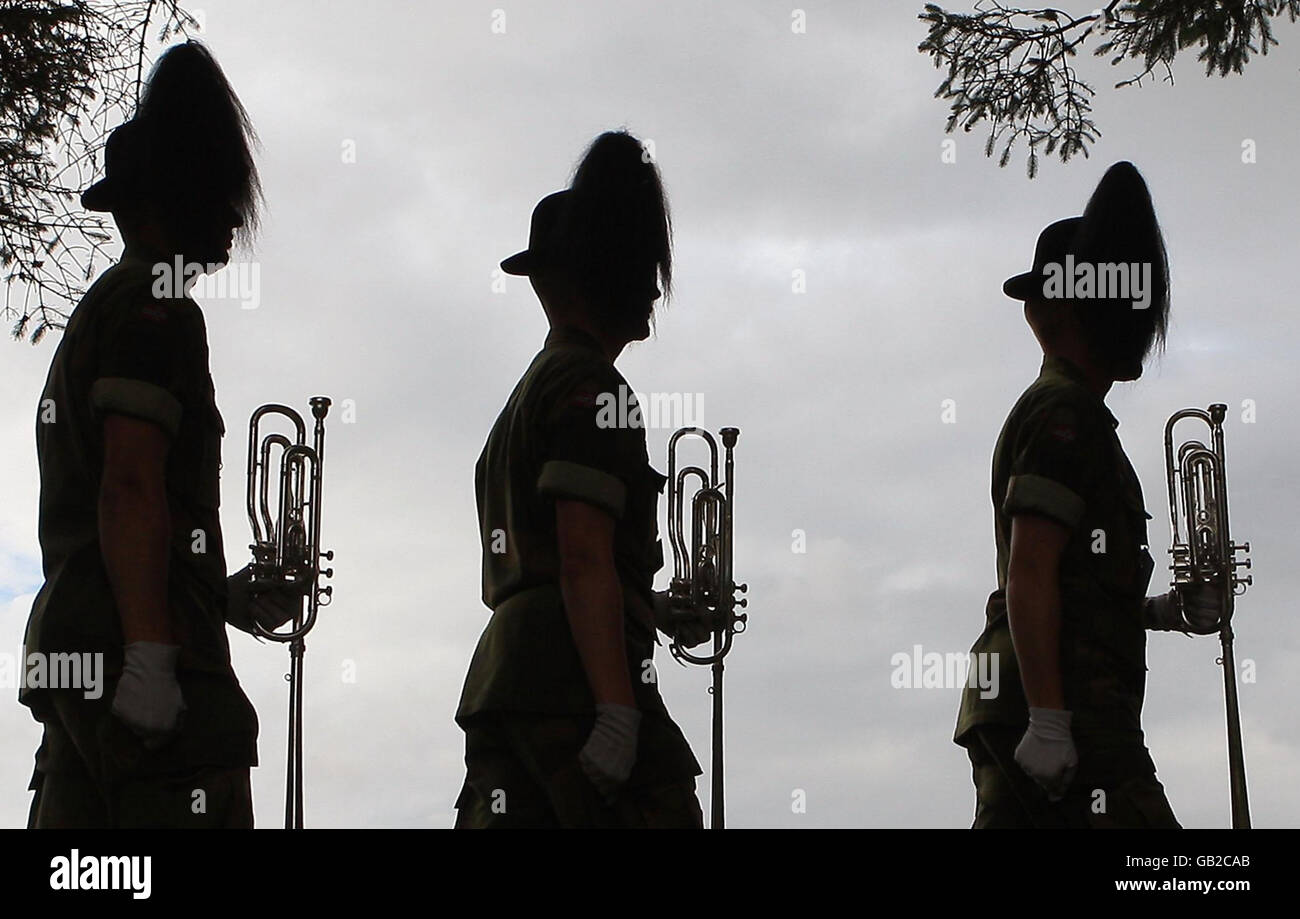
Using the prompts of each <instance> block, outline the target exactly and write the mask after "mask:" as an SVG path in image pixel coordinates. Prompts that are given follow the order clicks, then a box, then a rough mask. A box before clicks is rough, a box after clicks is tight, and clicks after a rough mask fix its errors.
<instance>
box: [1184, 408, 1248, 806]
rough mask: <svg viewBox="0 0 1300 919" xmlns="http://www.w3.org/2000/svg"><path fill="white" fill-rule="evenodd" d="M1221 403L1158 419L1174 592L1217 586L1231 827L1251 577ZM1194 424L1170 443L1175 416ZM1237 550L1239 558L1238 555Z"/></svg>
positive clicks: (1241, 789)
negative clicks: (1196, 426) (1240, 537)
mask: <svg viewBox="0 0 1300 919" xmlns="http://www.w3.org/2000/svg"><path fill="white" fill-rule="evenodd" d="M1227 412H1228V407H1227V406H1226V405H1224V404H1223V403H1218V402H1216V403H1214V404H1213V405H1211V406H1210V407H1209V408H1208V409H1199V408H1186V409H1183V410H1182V411H1178V412H1174V414H1173V415H1171V416H1170V418H1169V421H1168V422H1166V424H1165V476H1166V479H1167V481H1168V485H1169V526H1170V532H1171V534H1172V543H1171V545H1170V549H1169V554H1170V557H1171V563H1170V566H1169V567H1170V569H1171V570H1172V571H1173V586H1174V588H1175V589H1177V588H1180V587H1184V586H1188V585H1198V584H1209V585H1211V586H1212V587H1213V588H1215V589H1217V590H1218V591H1219V595H1220V598H1221V601H1220V606H1219V609H1220V619H1219V642H1220V645H1221V648H1222V654H1221V656H1220V658H1219V663H1220V664H1221V665H1222V667H1223V697H1224V705H1225V708H1226V710H1227V730H1228V781H1229V789H1230V794H1231V801H1232V826H1233V829H1249V828H1250V805H1249V802H1248V800H1247V795H1246V760H1245V753H1244V750H1243V748H1242V741H1241V710H1240V707H1239V705H1238V700H1237V667H1236V663H1235V661H1234V659H1233V652H1232V641H1233V633H1232V614H1233V608H1234V600H1235V598H1236V597H1238V596H1240V595H1241V594H1243V593H1245V592H1246V588H1248V587H1249V586H1250V585H1251V583H1252V582H1253V578H1252V577H1251V575H1241V574H1238V569H1241V568H1250V559H1249V557H1248V553H1249V552H1250V543H1242V544H1240V545H1238V544H1237V543H1234V542H1233V541H1232V536H1231V535H1230V533H1229V531H1228V480H1227V472H1226V470H1225V467H1224V456H1223V419H1224V418H1225V417H1226V415H1227ZM1186 419H1195V420H1197V421H1200V422H1202V423H1203V424H1204V425H1205V426H1206V428H1207V429H1208V433H1209V441H1210V443H1209V446H1207V445H1206V444H1205V442H1204V441H1200V440H1186V441H1184V442H1183V443H1181V444H1179V445H1178V446H1177V448H1175V445H1174V428H1175V426H1176V425H1177V424H1178V423H1179V422H1180V421H1183V420H1186ZM1238 553H1247V556H1243V557H1242V558H1240V559H1239V558H1238V557H1237V554H1238Z"/></svg>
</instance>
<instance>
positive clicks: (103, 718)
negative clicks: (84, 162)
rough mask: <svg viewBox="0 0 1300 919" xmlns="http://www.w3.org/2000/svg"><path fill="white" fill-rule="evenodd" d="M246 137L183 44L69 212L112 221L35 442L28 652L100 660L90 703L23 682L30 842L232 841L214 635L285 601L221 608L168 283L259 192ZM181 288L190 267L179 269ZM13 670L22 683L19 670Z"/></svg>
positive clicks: (233, 691) (231, 101)
mask: <svg viewBox="0 0 1300 919" xmlns="http://www.w3.org/2000/svg"><path fill="white" fill-rule="evenodd" d="M251 138H252V130H251V126H250V125H249V123H248V119H247V115H246V114H245V112H244V110H243V108H242V106H241V105H240V103H239V100H238V99H237V98H236V96H235V94H234V92H233V90H232V89H231V88H230V86H229V84H228V83H227V82H226V79H225V77H224V75H223V74H222V72H221V70H220V68H219V67H218V65H217V63H216V61H215V60H213V59H212V57H211V56H210V55H209V53H208V52H207V51H206V49H204V48H203V47H202V46H201V45H199V44H196V43H193V42H190V43H186V44H183V45H178V46H176V47H174V48H172V49H169V50H168V51H167V52H166V53H165V54H164V55H163V56H162V57H161V58H160V59H159V60H158V63H157V65H156V66H155V68H154V70H153V72H152V73H151V74H150V78H149V82H148V85H147V87H146V89H145V93H144V96H143V98H142V99H141V102H140V106H139V109H138V111H137V112H136V115H135V117H134V118H133V119H132V120H131V121H128V122H127V123H125V124H123V125H122V126H120V127H119V128H117V130H115V131H114V132H113V134H112V135H111V137H110V138H109V141H108V146H107V149H106V151H105V172H106V177H105V178H104V179H103V180H102V181H100V182H98V183H97V184H95V185H94V186H92V187H91V188H89V189H87V191H86V192H85V194H84V195H83V197H82V203H83V205H84V206H85V207H86V208H88V209H90V210H96V211H111V212H112V214H113V218H114V220H115V222H116V223H117V226H118V228H119V230H120V231H121V233H122V239H123V241H124V243H125V251H124V254H123V256H122V259H121V260H120V261H119V262H118V263H117V264H115V265H113V266H112V267H110V268H109V269H108V270H107V271H105V272H104V273H103V275H101V276H100V278H99V279H98V280H97V281H96V282H95V284H94V285H93V286H92V287H91V288H90V290H89V291H87V293H86V295H85V297H84V298H83V299H82V301H81V302H80V303H79V304H78V306H77V308H76V309H75V310H74V311H73V313H72V315H71V317H70V319H69V321H68V324H67V329H66V331H65V332H64V335H63V340H62V341H61V342H60V344H59V347H58V350H57V351H56V352H55V355H54V360H53V363H52V364H51V367H50V372H49V377H48V379H47V381H46V384H45V389H44V391H43V393H42V395H41V408H40V410H39V413H38V422H37V426H36V439H37V452H38V457H39V466H40V474H41V499H40V523H39V530H40V541H41V551H42V556H43V567H44V573H45V583H44V584H43V585H42V587H41V589H40V592H39V593H38V595H37V597H36V602H35V604H34V606H33V609H32V614H31V618H30V620H29V623H28V627H27V635H26V643H25V644H26V653H27V654H28V655H35V656H36V658H34V659H41V658H46V659H48V658H49V656H51V655H56V654H90V655H102V656H103V657H102V660H103V661H104V664H105V672H106V674H107V680H106V685H105V686H103V687H100V689H99V690H98V694H96V693H93V692H86V691H84V689H83V688H80V687H72V686H66V685H58V684H57V680H54V681H52V680H50V679H48V678H46V679H40V678H38V679H35V680H32V681H31V682H29V685H27V686H26V687H25V688H24V690H23V691H22V693H21V696H20V697H21V700H22V701H23V702H24V703H25V704H26V705H28V706H29V707H30V708H31V711H32V714H33V716H34V717H35V718H36V719H37V720H38V721H40V722H42V723H43V725H44V737H43V740H42V743H41V747H40V750H39V751H38V752H37V756H36V771H35V774H34V775H33V778H32V785H31V788H32V790H33V791H34V792H35V797H34V799H33V801H32V808H31V817H30V825H31V826H33V827H147V826H154V827H241V826H245V827H246V826H251V825H252V820H253V816H252V799H251V796H250V790H249V767H250V766H252V765H255V764H256V761H257V753H256V740H257V717H256V714H255V713H254V711H253V709H252V706H251V705H250V704H249V702H248V699H247V698H246V697H245V695H244V693H243V690H242V689H241V688H240V686H239V682H238V680H237V679H236V678H235V674H234V671H233V670H232V668H231V665H230V649H229V646H228V643H227V639H226V633H225V620H226V619H227V616H229V617H230V618H231V619H232V621H233V622H235V623H236V624H238V625H239V626H240V627H242V628H245V629H249V628H251V625H250V622H249V617H250V616H252V615H258V616H259V617H260V618H262V619H263V620H264V621H266V622H268V623H270V622H277V621H283V619H284V618H287V614H288V606H287V602H286V598H284V597H280V596H275V597H272V598H269V600H268V598H259V599H258V600H256V601H250V598H249V597H248V596H247V590H246V580H245V579H241V578H240V576H236V577H235V578H234V579H233V584H232V586H233V588H234V596H233V602H231V603H230V604H229V606H228V588H227V578H226V562H225V556H224V552H223V550H222V540H221V527H220V522H219V519H218V505H219V494H220V492H219V482H218V472H219V469H220V463H221V437H222V434H223V432H224V430H225V429H224V425H223V424H222V420H221V415H220V413H219V412H218V411H217V405H216V400H215V391H214V388H213V384H212V378H211V376H210V375H209V371H208V346H207V334H206V330H205V326H204V321H203V314H202V312H201V311H200V309H199V307H198V305H197V304H196V303H195V302H194V301H193V300H191V299H189V297H188V296H187V291H188V289H189V282H192V281H193V280H194V279H195V277H196V276H197V275H196V274H195V275H194V276H191V277H188V278H187V277H185V276H184V275H185V274H186V272H185V271H184V269H182V270H181V271H179V272H178V271H177V268H178V267H179V266H182V265H185V264H187V263H190V264H193V265H197V266H203V267H202V270H203V271H213V270H216V269H217V268H218V267H220V266H221V265H224V264H225V263H226V262H227V261H228V260H229V257H230V247H231V245H232V242H233V238H234V232H235V230H237V229H239V228H241V227H249V226H250V225H251V223H252V221H253V220H254V219H255V216H256V205H257V202H258V198H259V195H260V192H259V186H258V179H257V173H256V170H255V168H254V165H253V160H252V156H251V152H250V141H251ZM196 271H197V269H196ZM30 672H31V671H30V670H29V673H30Z"/></svg>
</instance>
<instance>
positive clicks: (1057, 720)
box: [1015, 707, 1079, 801]
mask: <svg viewBox="0 0 1300 919" xmlns="http://www.w3.org/2000/svg"><path fill="white" fill-rule="evenodd" d="M1072 717H1073V714H1072V713H1071V712H1067V711H1063V710H1061V709H1056V708H1033V707H1031V708H1030V709H1029V729H1028V730H1027V731H1025V736H1024V737H1022V738H1021V739H1020V745H1019V746H1018V747H1016V754H1015V758H1016V763H1017V764H1019V766H1020V768H1021V769H1023V770H1025V774H1026V775H1027V776H1029V777H1030V778H1031V779H1033V780H1034V781H1035V782H1037V783H1038V785H1039V786H1040V787H1041V788H1042V789H1043V790H1044V791H1045V792H1047V797H1048V800H1050V801H1059V800H1061V799H1062V798H1063V797H1065V791H1066V789H1067V788H1069V787H1070V783H1071V782H1072V781H1074V773H1075V771H1076V770H1077V769H1078V767H1079V755H1078V753H1077V752H1076V751H1075V749H1074V737H1073V736H1072V735H1071V733H1070V720H1071V718H1072Z"/></svg>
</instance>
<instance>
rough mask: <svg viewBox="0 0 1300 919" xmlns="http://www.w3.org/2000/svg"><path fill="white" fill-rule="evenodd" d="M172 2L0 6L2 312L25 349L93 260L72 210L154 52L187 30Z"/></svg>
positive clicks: (81, 215) (100, 251)
mask: <svg viewBox="0 0 1300 919" xmlns="http://www.w3.org/2000/svg"><path fill="white" fill-rule="evenodd" d="M178 2H179V0H0V283H3V285H4V304H3V309H2V310H0V313H2V314H3V317H4V318H5V319H6V320H8V321H11V322H13V323H14V325H13V334H14V336H15V337H23V336H24V335H28V336H30V338H31V340H32V342H33V343H35V342H37V341H39V340H40V339H41V337H42V336H43V335H44V334H45V333H46V332H47V331H48V330H50V329H57V328H62V326H63V324H64V322H65V321H66V319H67V308H68V306H69V305H70V304H73V303H75V302H76V301H77V299H78V298H79V297H80V296H81V293H82V291H83V289H84V286H85V284H86V282H88V281H89V280H90V278H92V277H93V276H94V274H95V271H96V267H97V265H98V264H99V263H100V262H102V261H103V258H104V255H105V252H104V248H105V245H106V244H107V243H108V242H109V241H110V239H111V237H110V236H109V235H108V233H107V231H106V230H107V228H106V225H105V221H104V217H103V216H102V215H99V214H94V213H90V212H88V211H84V210H82V209H81V206H80V203H79V200H78V199H79V197H80V193H81V192H82V191H83V190H84V189H85V187H86V186H87V185H89V184H90V183H91V182H93V181H94V180H95V178H96V177H97V176H98V174H99V169H100V165H101V163H100V160H101V156H102V153H101V151H102V149H103V145H104V141H105V140H106V139H107V136H108V133H109V131H110V130H112V128H113V127H115V126H116V125H117V124H118V123H119V122H121V121H123V120H125V119H126V118H128V117H130V115H131V113H132V111H133V110H134V108H135V102H136V99H137V98H138V96H139V90H140V85H141V81H142V79H143V77H144V75H145V72H146V69H147V66H148V49H149V44H150V42H149V39H150V36H151V34H152V35H154V36H155V37H156V38H157V40H158V41H166V40H167V39H168V38H170V37H172V36H174V35H177V34H183V33H185V32H186V30H188V29H194V28H196V27H197V25H198V24H197V22H196V21H195V20H194V19H193V18H192V17H191V16H190V15H189V14H188V13H186V12H185V11H183V10H182V9H180V7H179V6H178Z"/></svg>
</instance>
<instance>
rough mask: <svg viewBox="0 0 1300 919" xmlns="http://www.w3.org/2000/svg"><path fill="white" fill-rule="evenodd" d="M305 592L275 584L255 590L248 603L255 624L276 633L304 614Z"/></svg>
mask: <svg viewBox="0 0 1300 919" xmlns="http://www.w3.org/2000/svg"><path fill="white" fill-rule="evenodd" d="M302 598H303V590H302V588H300V587H296V586H294V585H291V584H275V585H272V586H270V587H266V588H263V589H260V590H258V589H254V590H253V592H252V594H251V596H250V597H249V601H248V609H249V613H250V615H251V616H252V619H253V621H254V622H256V623H257V624H258V625H260V626H261V627H262V628H264V629H266V630H267V631H274V630H275V629H278V628H279V627H280V626H282V625H284V624H285V623H286V622H288V621H289V620H290V619H292V618H293V617H294V616H296V615H298V614H299V613H300V612H302Z"/></svg>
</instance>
